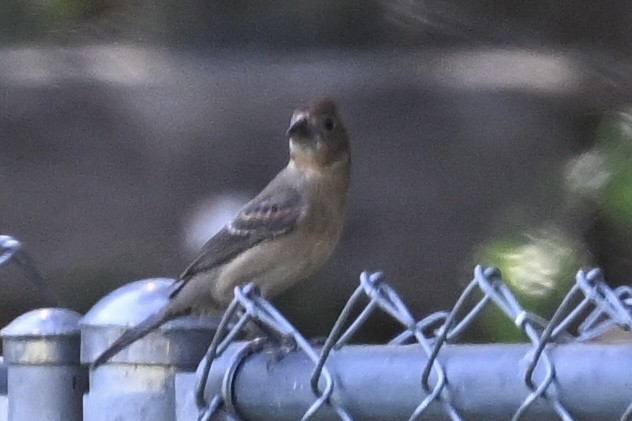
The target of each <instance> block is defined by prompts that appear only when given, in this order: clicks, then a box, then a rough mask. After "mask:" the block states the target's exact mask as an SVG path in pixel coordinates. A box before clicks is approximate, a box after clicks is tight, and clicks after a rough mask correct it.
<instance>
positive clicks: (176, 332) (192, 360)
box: [79, 278, 221, 370]
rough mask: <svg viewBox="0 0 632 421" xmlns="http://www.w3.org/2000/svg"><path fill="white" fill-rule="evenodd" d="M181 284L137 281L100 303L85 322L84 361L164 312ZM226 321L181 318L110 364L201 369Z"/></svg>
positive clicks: (164, 281)
mask: <svg viewBox="0 0 632 421" xmlns="http://www.w3.org/2000/svg"><path fill="white" fill-rule="evenodd" d="M174 282H175V280H173V279H169V278H152V279H143V280H140V281H135V282H131V283H129V284H127V285H124V286H122V287H121V288H119V289H117V290H115V291H113V292H111V293H110V294H108V295H107V296H105V297H104V298H102V299H101V300H100V301H99V302H98V303H96V304H95V305H94V306H93V307H92V308H91V309H90V310H89V311H88V312H87V313H86V315H85V316H84V317H83V319H81V321H80V323H79V324H80V326H81V341H82V343H81V361H82V362H84V363H90V362H92V361H94V359H95V358H96V357H97V356H99V355H100V354H101V353H102V352H103V350H105V349H106V348H107V347H108V346H109V345H110V344H111V343H112V342H114V340H116V339H117V338H118V337H119V336H120V335H121V334H122V333H123V332H124V331H125V329H127V328H129V327H132V326H134V325H136V324H138V323H140V322H141V321H142V320H144V319H145V318H146V317H148V316H149V315H151V314H153V313H155V312H156V311H158V310H159V309H160V308H161V307H162V306H163V305H164V304H165V303H166V302H167V300H168V299H169V294H170V293H171V291H172V290H173V287H174ZM220 319H221V318H220V317H215V318H213V317H195V316H192V317H181V318H178V319H175V320H172V321H170V322H168V323H165V324H164V325H163V326H161V327H160V328H158V329H156V331H155V332H152V333H150V334H149V335H147V336H146V337H144V338H142V339H140V340H138V341H136V342H134V343H133V344H131V345H130V346H128V347H127V348H125V349H124V350H122V351H121V352H120V353H118V354H117V355H115V356H114V357H113V358H112V359H111V360H110V363H125V364H162V365H176V366H180V367H183V368H186V369H188V370H195V367H197V364H198V363H199V361H200V359H201V358H202V356H203V355H204V353H205V351H206V349H207V348H208V345H209V344H210V340H211V338H212V336H213V333H214V332H215V329H216V328H217V325H218V323H219V320H220Z"/></svg>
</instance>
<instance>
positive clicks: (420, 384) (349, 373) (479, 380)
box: [0, 237, 632, 421]
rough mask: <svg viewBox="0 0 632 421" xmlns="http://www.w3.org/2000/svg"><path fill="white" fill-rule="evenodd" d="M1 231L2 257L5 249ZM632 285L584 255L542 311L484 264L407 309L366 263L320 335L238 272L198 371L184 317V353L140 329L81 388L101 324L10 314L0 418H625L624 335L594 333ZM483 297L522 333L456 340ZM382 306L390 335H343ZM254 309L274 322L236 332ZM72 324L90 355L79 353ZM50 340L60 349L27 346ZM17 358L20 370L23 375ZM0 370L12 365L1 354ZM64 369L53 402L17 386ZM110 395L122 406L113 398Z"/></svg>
mask: <svg viewBox="0 0 632 421" xmlns="http://www.w3.org/2000/svg"><path fill="white" fill-rule="evenodd" d="M2 238H3V237H0V239H2ZM3 244H4V243H2V242H0V259H2V258H3V256H6V253H8V252H9V251H7V250H8V249H7V248H6V247H5V248H3V247H4V246H3ZM11 244H12V243H11ZM9 260H10V257H9V258H6V259H5V260H4V262H6V261H9ZM2 263H3V261H2V260H0V265H1V264H2ZM168 284H169V283H168V282H167V281H165V280H164V279H163V280H160V282H154V283H152V284H151V288H149V289H147V290H151V291H153V292H155V293H157V292H159V291H160V290H163V289H164V288H163V287H164V286H165V285H168ZM143 285H144V284H143ZM129 287H130V285H128V286H126V287H124V288H127V289H128V290H129V289H130V288H129ZM165 288H166V287H165ZM132 291H133V292H134V293H135V294H137V293H138V289H136V290H134V289H133V288H132ZM631 297H632V290H631V289H630V288H629V287H620V288H618V289H614V290H613V289H611V288H610V287H609V286H608V285H607V283H606V281H605V280H604V278H603V274H602V273H601V271H600V270H598V269H593V270H590V271H581V270H580V271H579V272H578V273H577V276H576V282H575V284H574V286H573V287H572V288H571V290H570V291H569V292H568V294H567V295H566V297H565V298H564V300H563V301H562V303H561V304H560V305H559V307H558V308H557V310H556V312H555V313H554V315H553V316H552V317H551V320H545V319H542V318H541V317H538V316H537V315H534V314H531V313H529V312H528V311H526V310H525V309H524V308H523V307H522V306H521V305H520V304H519V303H518V301H517V300H516V298H515V297H514V295H513V294H512V293H511V292H510V290H509V289H508V287H507V286H506V284H505V283H504V282H503V280H502V279H501V275H500V273H499V272H498V271H497V270H495V269H493V268H483V267H480V266H477V267H476V268H475V270H474V276H473V279H472V281H471V282H470V283H469V284H468V285H467V286H466V288H465V289H464V291H463V293H462V294H461V296H460V298H459V299H458V300H457V302H456V303H455V305H454V306H453V308H452V309H451V310H450V311H449V312H438V313H434V314H431V315H429V316H428V317H426V318H424V319H422V320H416V319H415V318H414V317H413V315H412V314H411V312H410V311H409V310H408V308H407V307H406V305H405V304H404V302H403V300H402V299H401V298H400V297H399V296H398V295H397V293H396V292H395V291H394V290H393V289H392V288H391V287H390V286H389V285H388V284H387V283H386V281H385V278H384V276H383V275H382V274H381V273H363V274H362V275H361V277H360V285H359V286H358V288H357V289H356V291H355V292H354V293H353V294H352V295H351V297H350V298H349V300H348V301H347V303H346V305H345V307H344V309H343V310H342V312H341V314H340V316H339V318H338V320H337V321H336V323H335V325H334V327H333V328H332V330H331V332H330V334H329V335H328V337H327V338H326V340H325V342H324V343H323V342H320V343H315V342H314V341H310V340H309V339H308V338H305V337H304V336H303V335H302V334H301V333H300V332H299V331H298V330H297V329H296V328H295V327H294V326H293V325H292V324H291V323H290V322H289V321H288V320H287V319H285V318H284V317H283V315H282V314H280V313H279V312H278V311H277V310H276V309H275V307H274V306H272V305H271V304H270V303H269V302H268V301H266V300H265V299H263V298H262V297H261V296H260V295H259V293H258V291H257V289H256V288H255V287H254V286H253V285H247V286H244V287H242V288H236V290H235V299H234V300H233V302H232V303H231V305H230V307H229V308H228V310H227V311H226V313H225V315H224V317H223V319H222V321H221V322H220V324H219V326H218V327H217V326H216V327H215V328H214V329H215V335H214V336H213V338H212V341H211V342H210V346H209V347H208V350H207V351H206V355H205V356H204V357H203V358H202V361H201V363H200V364H199V366H198V367H197V371H195V372H194V371H193V370H194V369H195V367H194V366H195V364H193V366H192V365H191V359H192V358H193V356H194V355H199V356H200V357H202V353H203V352H204V349H205V348H200V346H199V340H200V337H201V336H200V335H201V333H200V332H201V331H200V330H199V329H200V326H194V327H192V325H186V324H185V325H183V326H184V333H187V331H192V330H194V329H197V330H196V332H197V333H195V334H196V335H197V336H192V337H194V338H196V341H197V342H196V343H197V347H196V348H195V347H194V348H190V349H188V350H184V351H182V350H181V349H180V348H177V351H179V352H181V354H182V355H184V356H186V358H185V359H184V360H182V359H181V360H179V362H178V361H176V360H177V358H175V357H176V356H177V355H176V354H173V353H167V354H165V353H161V352H162V351H165V350H167V351H169V350H170V349H171V346H173V345H174V344H173V342H169V339H168V338H169V337H173V336H174V335H175V337H176V338H177V342H178V343H182V342H183V340H184V339H183V338H186V335H184V334H183V333H182V332H181V331H176V329H177V326H176V327H172V328H169V329H168V330H165V331H161V332H158V333H156V334H155V335H153V336H152V335H150V336H149V337H148V338H146V339H144V340H143V341H145V342H144V343H141V344H138V345H137V346H136V348H133V349H131V350H130V352H129V355H128V359H125V356H123V357H121V359H120V360H115V361H111V362H110V363H109V364H105V365H103V366H101V367H99V368H98V369H96V370H91V372H90V373H89V381H90V384H89V389H90V390H89V391H88V387H87V385H85V386H83V383H85V382H82V381H79V382H77V379H79V380H82V379H83V376H84V374H85V373H84V371H83V370H85V369H86V363H89V361H90V358H91V356H92V355H93V354H94V353H96V352H97V351H98V350H97V349H96V348H95V346H97V347H98V346H103V345H104V344H102V343H100V342H99V341H103V340H102V339H101V336H102V335H101V334H100V333H99V331H98V328H99V327H98V326H89V327H85V326H81V329H79V327H78V325H76V319H77V317H76V315H74V314H68V313H67V311H65V310H57V311H56V312H54V314H56V315H57V317H61V318H63V319H64V323H65V324H63V326H61V328H60V327H59V326H56V325H54V324H53V325H46V327H47V329H44V330H42V331H41V332H42V333H41V337H38V336H37V335H33V334H32V330H28V331H27V332H31V334H30V336H28V335H27V336H26V339H27V341H26V342H24V337H23V336H19V335H14V334H12V333H11V332H14V331H15V330H16V329H15V327H12V326H13V325H14V324H15V322H14V323H12V325H10V326H9V327H7V328H5V329H4V330H3V341H4V344H5V357H6V358H7V360H8V363H7V364H6V365H5V366H6V367H8V368H7V371H8V373H9V375H8V377H9V380H11V378H13V379H14V382H13V383H12V382H11V381H9V382H8V386H7V388H6V389H7V390H5V391H4V392H5V393H7V396H6V397H4V398H2V397H0V420H4V419H9V420H18V419H19V420H23V419H25V418H24V415H23V414H25V413H28V414H29V415H28V417H27V418H28V419H62V418H55V414H64V418H63V419H68V420H72V419H77V420H81V419H83V420H86V421H88V420H97V419H98V420H110V419H117V420H142V419H151V420H156V419H158V420H176V421H182V420H191V419H200V420H209V419H230V420H240V419H260V420H295V419H304V420H308V419H309V420H369V421H371V420H384V419H389V420H406V419H410V420H416V419H446V420H488V419H494V420H503V419H507V420H509V419H513V420H531V419H533V420H535V419H561V420H600V419H603V420H613V419H621V420H625V419H632V416H631V414H632V404H631V403H632V343H630V342H628V343H620V344H604V343H599V342H592V341H591V340H592V339H594V338H596V337H598V336H599V335H601V334H603V333H604V332H605V331H608V330H609V329H612V328H616V327H618V328H620V329H624V330H628V331H629V330H630V328H632V317H631V312H630V306H629V303H630V301H631ZM114 298H116V297H114ZM114 298H112V297H110V299H109V301H110V302H111V301H112V300H113V299H114ZM126 299H127V300H129V295H128V296H127V298H126ZM161 299H162V298H161ZM102 301H106V300H105V299H104V300H102ZM110 304H111V303H110ZM489 306H494V307H497V308H499V309H500V310H501V311H502V312H503V313H504V314H505V315H506V316H507V317H508V318H509V319H510V320H512V321H513V322H514V324H515V326H516V329H520V330H521V331H522V332H524V334H525V336H526V337H527V338H528V340H529V343H526V344H519V345H507V344H489V345H463V344H456V341H457V340H458V339H459V337H460V336H461V335H462V334H463V332H464V331H465V330H466V329H468V328H469V327H470V326H471V325H472V323H473V321H475V320H476V319H477V318H478V317H479V316H480V315H481V313H482V312H483V311H484V309H485V308H486V307H489ZM97 307H98V308H99V309H101V310H102V309H103V308H107V306H103V305H102V306H101V307H99V304H97V306H95V308H97ZM91 311H92V310H91ZM375 312H384V313H386V314H387V315H389V316H390V317H392V318H393V319H394V320H396V321H397V322H398V323H399V324H400V325H401V333H400V334H398V335H397V336H395V337H394V338H393V339H392V340H391V341H389V342H388V343H387V344H384V345H352V344H351V343H350V342H351V340H352V338H353V336H354V334H356V333H357V332H358V330H359V329H360V328H362V326H364V325H366V324H367V320H368V318H369V317H370V316H371V315H372V314H373V313H375ZM354 315H357V316H354ZM25 316H26V315H25ZM86 318H88V316H86V317H84V319H86ZM31 319H32V318H31ZM40 319H41V314H37V320H40ZM73 323H75V324H73ZM249 323H255V324H257V325H258V326H259V327H260V328H261V330H262V331H264V332H266V333H267V334H268V337H267V338H265V339H262V338H259V339H255V340H252V341H240V340H238V338H239V337H240V333H241V332H242V331H243V330H244V328H245V327H246V325H247V324H249ZM29 328H30V327H29ZM95 329H97V330H95ZM178 332H180V333H178ZM110 334H111V332H110V333H107V335H110ZM54 335H57V336H54ZM73 335H75V336H73ZM103 335H106V333H105V332H104V333H103ZM178 335H180V336H178ZM628 335H629V333H628ZM79 336H80V339H81V348H82V349H81V352H82V355H84V354H85V355H87V357H86V358H85V359H84V360H83V361H80V360H79ZM95 338H96V340H97V341H96V342H95ZM208 339H209V341H210V337H209V338H208ZM630 339H632V336H630ZM43 340H44V342H45V344H46V345H45V348H46V349H52V350H53V351H51V352H50V353H49V354H46V355H47V357H46V358H42V353H41V352H40V354H37V355H38V358H39V359H38V358H35V359H33V355H35V354H34V353H33V352H32V351H33V350H34V349H38V350H40V351H41V349H42V345H41V344H42V341H43ZM207 343H208V342H207ZM51 344H54V346H52V345H51ZM95 344H96V345H95ZM38 347H39V348H38ZM7 349H8V350H11V352H10V353H9V354H7ZM25 350H27V351H29V350H30V351H29V352H25ZM185 351H186V352H185ZM130 356H131V357H130ZM145 356H146V357H147V358H146V359H145V360H143V357H145ZM198 358H199V357H198ZM182 361H185V363H183V362H182ZM195 361H198V359H196V360H195ZM53 366H54V367H53ZM191 367H193V368H191ZM24 372H28V376H23V377H19V376H20V375H21V374H20V373H24ZM3 373H4V374H3ZM11 373H14V374H13V377H12V375H11ZM16 373H17V374H16ZM40 373H43V374H42V375H40ZM3 375H4V376H5V381H6V372H3V371H2V370H0V377H2V376H3ZM64 376H65V377H64ZM58 378H62V379H66V378H68V379H69V380H68V382H66V381H65V380H60V381H58V382H57V383H58V384H57V383H56V391H55V393H52V392H48V394H47V393H46V392H43V393H42V396H44V395H45V396H48V395H50V396H49V397H50V399H49V401H48V403H47V401H46V400H42V401H37V402H36V403H34V402H35V401H33V399H32V397H29V396H28V394H27V393H25V392H24V391H25V390H28V387H29V384H28V381H31V382H33V383H34V384H33V385H32V387H36V386H37V387H43V389H46V383H47V382H55V379H58ZM15 379H18V380H19V381H16V380H15ZM25 379H26V380H25ZM29 379H30V380H29ZM38 379H39V383H38V384H35V382H37V381H38ZM42 379H47V380H45V381H44V382H42ZM1 381H2V379H0V383H1ZM25 382H26V383H25ZM121 382H123V383H121ZM12 385H13V387H12ZM78 385H79V386H78ZM12 389H13V393H12ZM66 389H67V391H65V390H66ZM1 392H3V391H2V390H0V393H1ZM84 392H85V393H86V395H85V398H84V399H83V409H81V403H82V401H81V395H82V394H83V393H84ZM25 396H26V397H25ZM115 400H116V401H117V402H122V403H116V404H113V402H114V401H115ZM7 401H8V411H7V412H5V409H4V408H5V407H6V402H7ZM60 402H64V404H63V405H61V404H60ZM73 405H74V406H73ZM75 406H76V408H75ZM113 406H116V407H117V408H116V411H117V412H116V413H115V412H108V411H114V409H113ZM70 407H72V408H70ZM12 408H13V409H12ZM69 408H70V409H69ZM77 408H78V409H77ZM20 411H21V412H20ZM47 411H48V412H47ZM51 411H52V412H51ZM20 414H22V418H20ZM38 414H39V415H38ZM41 414H46V416H44V417H43V416H42V415H41ZM51 414H52V415H51ZM73 414H75V415H73ZM148 414H150V415H148ZM29 417H30V418H29ZM42 417H43V418H42Z"/></svg>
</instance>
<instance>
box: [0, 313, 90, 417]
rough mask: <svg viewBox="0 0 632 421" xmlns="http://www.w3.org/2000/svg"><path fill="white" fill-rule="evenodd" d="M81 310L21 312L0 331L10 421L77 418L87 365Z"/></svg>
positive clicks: (80, 408) (84, 385) (79, 415)
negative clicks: (81, 344)
mask: <svg viewBox="0 0 632 421" xmlns="http://www.w3.org/2000/svg"><path fill="white" fill-rule="evenodd" d="M80 318H81V315H80V314H79V313H76V312H74V311H70V310H65V309H59V308H45V309H40V310H33V311H30V312H28V313H26V314H23V315H21V316H20V317H18V318H17V319H15V320H14V321H12V322H11V323H10V324H9V325H7V326H6V327H5V328H4V329H2V331H1V332H0V334H1V335H2V343H3V347H4V360H5V363H6V364H7V367H8V368H7V372H8V374H7V388H8V400H9V405H8V406H9V409H8V419H9V421H24V420H50V421H74V420H76V421H81V420H82V412H83V411H82V395H83V393H84V392H85V390H86V386H87V378H86V372H85V369H84V368H82V367H81V365H80V363H79V342H80V332H79V327H78V321H79V319H80Z"/></svg>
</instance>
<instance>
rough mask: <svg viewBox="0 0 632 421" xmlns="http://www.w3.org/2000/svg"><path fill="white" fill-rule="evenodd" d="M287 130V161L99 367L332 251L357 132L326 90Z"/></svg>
mask: <svg viewBox="0 0 632 421" xmlns="http://www.w3.org/2000/svg"><path fill="white" fill-rule="evenodd" d="M287 136H288V138H289V146H290V160H289V162H288V164H287V166H286V167H285V168H283V170H281V172H279V174H277V176H276V177H275V178H274V179H273V180H272V181H271V182H270V183H269V184H268V185H267V186H266V187H265V188H264V189H263V190H262V191H261V193H259V194H258V195H257V196H256V197H255V198H254V199H252V200H251V201H250V202H248V203H247V204H246V205H245V206H244V207H243V208H242V209H241V210H240V211H239V212H238V213H237V215H236V216H235V217H234V219H233V220H232V221H231V222H230V223H228V224H227V225H226V226H225V227H224V228H223V229H222V230H220V231H219V232H218V233H217V234H215V235H214V236H213V237H212V238H211V239H210V240H209V241H208V242H207V243H206V244H205V245H204V246H203V247H202V250H201V251H200V254H199V256H198V257H197V258H196V259H195V260H194V261H193V263H191V264H190V265H189V267H187V268H186V269H185V271H184V272H183V273H182V275H181V276H180V280H179V281H178V283H177V284H176V285H175V288H174V291H173V292H172V293H171V295H170V299H169V301H168V303H167V304H166V305H165V306H164V307H163V308H162V309H161V310H159V311H158V312H156V313H155V314H153V315H151V316H149V317H148V318H147V319H145V320H144V321H143V322H141V323H139V324H138V325H137V326H135V327H133V328H131V329H129V330H127V331H126V332H125V333H123V335H121V337H119V338H118V339H117V340H116V341H115V342H114V343H113V344H112V345H111V346H110V347H109V348H107V349H106V350H105V351H104V352H103V353H102V354H101V355H100V356H99V357H98V358H97V359H96V360H95V361H94V363H93V367H96V366H98V365H100V364H102V363H103V362H105V361H107V360H108V359H110V358H111V357H112V356H114V355H115V354H117V353H118V352H119V351H121V350H122V349H123V348H125V347H126V346H128V345H129V344H131V343H132V342H134V341H136V340H138V339H140V338H142V337H143V336H145V335H147V334H148V333H149V332H150V331H151V330H153V329H155V328H157V327H158V326H160V325H162V324H164V323H165V322H167V321H169V320H171V319H173V318H175V317H178V316H181V315H186V314H213V313H219V312H221V311H223V310H224V309H225V308H226V307H227V305H228V304H229V303H230V301H231V300H232V298H233V290H234V287H235V286H237V285H242V284H245V283H248V282H254V283H255V284H256V285H257V286H258V287H259V289H260V290H261V293H262V294H263V295H264V296H266V297H272V296H274V295H276V294H278V293H280V292H281V291H283V290H285V289H286V288H288V287H290V286H291V285H293V284H294V283H295V282H297V281H300V280H303V279H305V278H306V277H308V276H309V275H310V274H312V273H313V272H314V271H315V270H316V269H317V268H318V267H320V266H321V264H322V263H323V262H324V261H325V260H326V259H327V258H328V257H329V256H330V255H331V253H332V251H333V249H334V247H335V246H336V244H337V243H338V239H339V238H340V234H341V232H342V227H343V223H344V219H345V209H346V198H347V190H348V187H349V179H350V172H351V159H350V151H349V138H348V137H347V132H346V130H345V127H344V126H343V124H342V121H341V120H340V117H339V116H338V111H337V109H336V105H335V103H334V102H333V101H332V100H331V99H329V98H323V99H319V100H316V101H314V102H311V103H309V104H307V105H304V106H302V107H300V108H298V109H297V110H296V111H294V114H293V115H292V119H291V121H290V127H289V128H288V130H287Z"/></svg>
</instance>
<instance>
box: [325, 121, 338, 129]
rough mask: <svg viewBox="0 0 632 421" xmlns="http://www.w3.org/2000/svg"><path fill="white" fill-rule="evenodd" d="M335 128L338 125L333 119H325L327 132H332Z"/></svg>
mask: <svg viewBox="0 0 632 421" xmlns="http://www.w3.org/2000/svg"><path fill="white" fill-rule="evenodd" d="M334 127H336V123H334V120H333V119H332V118H327V119H325V130H327V131H328V132H330V131H332V130H333V129H334Z"/></svg>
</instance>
